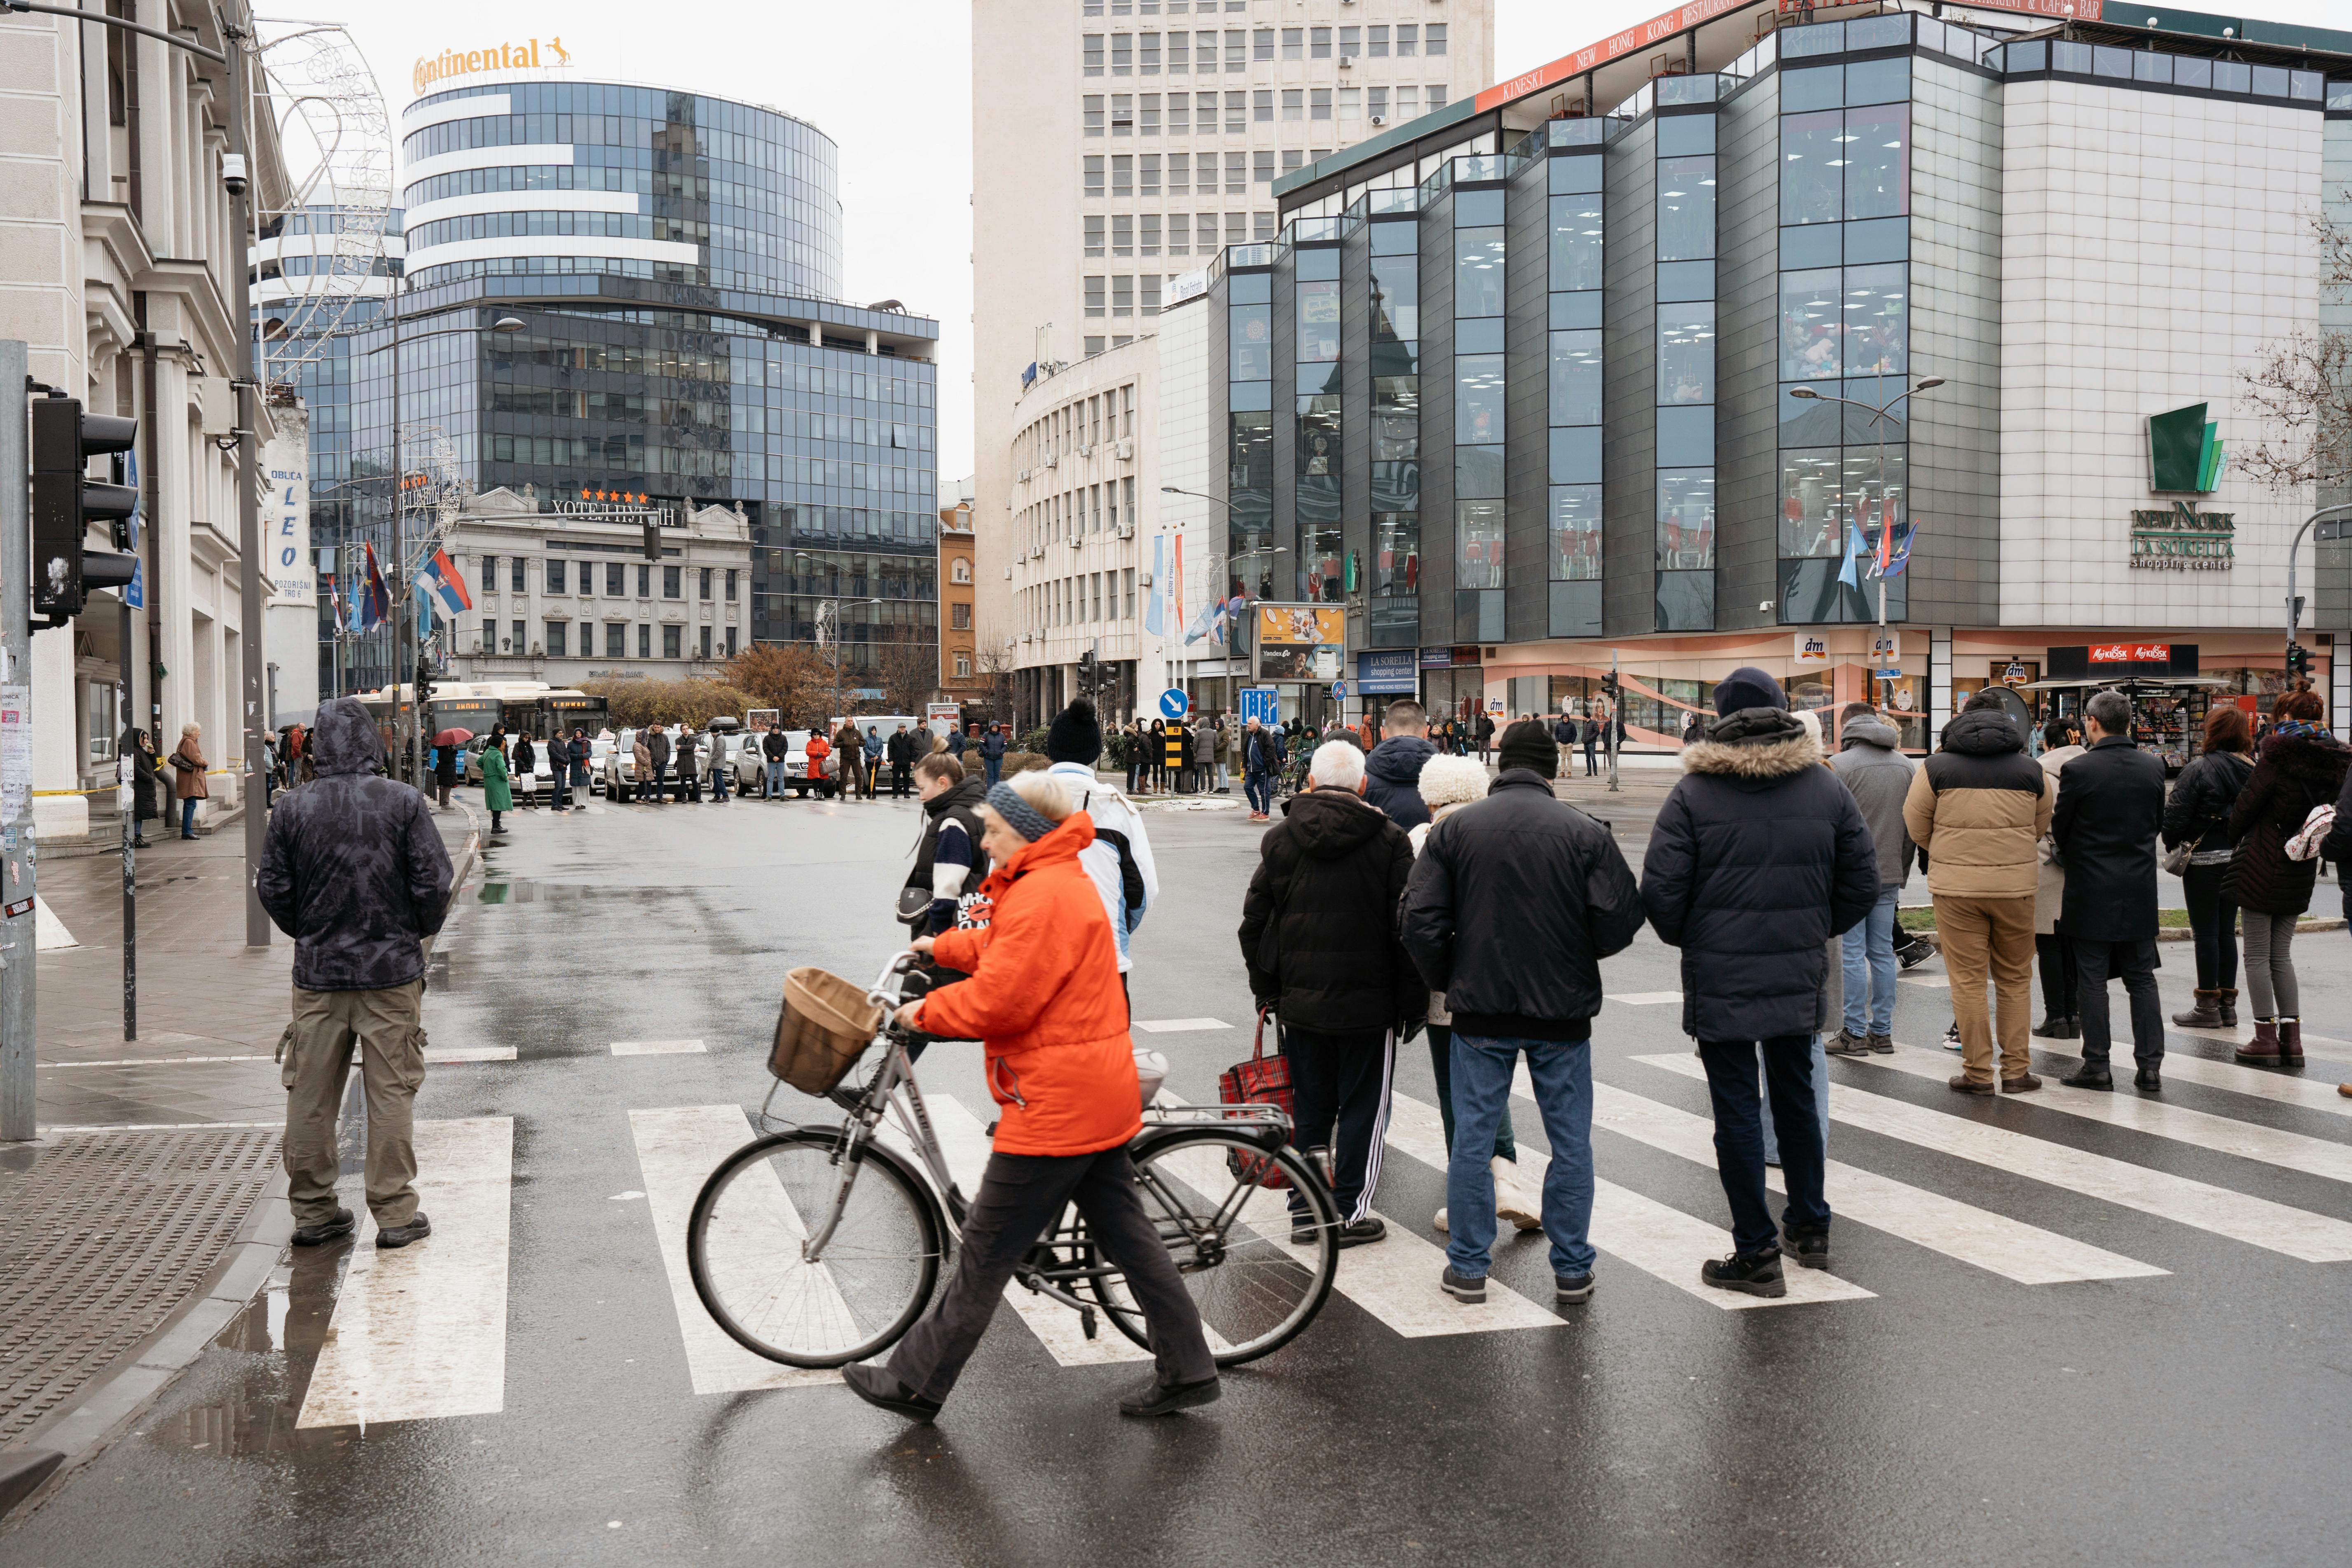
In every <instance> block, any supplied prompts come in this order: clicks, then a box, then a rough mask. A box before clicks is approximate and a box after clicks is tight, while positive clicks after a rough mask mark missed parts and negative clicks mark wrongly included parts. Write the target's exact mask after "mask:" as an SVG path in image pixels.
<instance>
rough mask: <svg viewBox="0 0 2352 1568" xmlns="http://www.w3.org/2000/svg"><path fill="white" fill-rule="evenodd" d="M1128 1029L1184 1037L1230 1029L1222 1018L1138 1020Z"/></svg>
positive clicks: (1148, 1033)
mask: <svg viewBox="0 0 2352 1568" xmlns="http://www.w3.org/2000/svg"><path fill="white" fill-rule="evenodd" d="M1129 1027H1132V1028H1137V1029H1141V1030H1142V1031H1143V1032H1144V1033H1145V1034H1147V1035H1185V1034H1194V1033H1198V1032H1201V1031H1203V1030H1208V1029H1230V1028H1232V1027H1233V1026H1232V1025H1231V1024H1228V1023H1226V1022H1225V1021H1224V1020H1223V1019H1222V1018H1138V1019H1137V1020H1136V1021H1135V1022H1134V1023H1133V1024H1132V1025H1130V1026H1129Z"/></svg>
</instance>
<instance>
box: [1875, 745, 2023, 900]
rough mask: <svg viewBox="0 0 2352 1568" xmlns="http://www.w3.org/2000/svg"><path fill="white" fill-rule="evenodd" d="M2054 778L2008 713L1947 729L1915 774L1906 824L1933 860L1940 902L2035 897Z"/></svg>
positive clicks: (1930, 866) (1930, 883) (1931, 877)
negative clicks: (2032, 753)
mask: <svg viewBox="0 0 2352 1568" xmlns="http://www.w3.org/2000/svg"><path fill="white" fill-rule="evenodd" d="M2057 798H2058V791H2057V788H2056V785H2055V783H2054V781H2053V780H2052V779H2051V777H2050V775H2049V774H2047V773H2043V772H2042V768H2041V766H2040V764H2039V763H2035V762H2034V761H2033V759H2032V758H2031V757H2029V756H2027V755H2026V754H2025V737H2024V736H2023V735H2021V734H2020V733H2019V732H2018V728H2017V725H2016V724H2015V723H2014V722H2012V721H2011V719H2010V717H2009V715H2007V714H2006V713H2002V712H2000V711H1998V710H1991V709H1978V710H1974V711H1971V712H1967V713H1963V714H1961V715H1960V716H1959V717H1958V718H1957V719H1955V720H1953V721H1951V722H1950V723H1949V724H1948V725H1946V726H1945V727H1944V746H1943V750H1941V751H1939V752H1937V753H1936V754H1935V755H1934V756H1932V757H1929V758H1928V759H1927V765H1926V766H1925V767H1922V768H1921V769H1920V770H1919V771H1918V772H1917V773H1915V774H1913V775H1912V779H1911V793H1910V794H1909V795H1906V796H1905V797H1904V801H1903V825H1904V826H1905V827H1906V829H1908V830H1909V832H1910V834H1911V841H1912V842H1913V843H1914V844H1916V845H1917V846H1919V847H1920V848H1921V849H1922V850H1924V851H1926V853H1927V891H1928V892H1929V893H1930V894H1932V895H1934V896H1936V897H1937V898H1957V899H2030V898H2032V897H2033V895H2034V890H2035V885H2036V883H2037V882H2038V880H2039V875H2038V874H2039V871H2040V869H2041V865H2040V857H2039V856H2038V855H2037V854H2036V853H2035V851H2034V846H2035V844H2037V843H2038V842H2040V840H2041V837H2042V835H2043V834H2044V833H2047V832H2048V831H2050V810H2051V807H2052V805H2053V804H2054V803H2055V802H2056V800H2057Z"/></svg>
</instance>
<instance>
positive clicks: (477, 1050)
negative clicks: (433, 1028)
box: [425, 1046, 515, 1068]
mask: <svg viewBox="0 0 2352 1568" xmlns="http://www.w3.org/2000/svg"><path fill="white" fill-rule="evenodd" d="M514 1059H515V1048H514V1047H512V1046H433V1047H428V1048H427V1049H426V1050H425V1066H426V1067H429V1068H430V1067H455V1066H457V1065H459V1064H461V1063H465V1062H510V1061H512V1060H514Z"/></svg>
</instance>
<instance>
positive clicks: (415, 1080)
mask: <svg viewBox="0 0 2352 1568" xmlns="http://www.w3.org/2000/svg"><path fill="white" fill-rule="evenodd" d="M424 995H425V982H424V981H422V980H412V981H410V982H409V983H408V984H405V985H394V986H391V987H389V988H388V989H385V990H382V991H305V990H303V989H302V988H301V987H300V986H299V985H298V986H296V987H295V988H294V1021H293V1022H292V1023H290V1024H289V1025H287V1026H286V1033H285V1034H284V1035H283V1036H281V1037H279V1039H278V1060H279V1062H280V1064H281V1065H280V1067H279V1070H278V1078H279V1080H280V1081H281V1082H283V1083H284V1084H285V1085H286V1089H287V1095H286V1140H285V1144H284V1158H285V1161H286V1180H287V1194H286V1195H287V1200H288V1201H289V1203H290V1204H292V1205H293V1208H294V1223H295V1224H296V1225H323V1224H325V1223H326V1222H327V1221H328V1220H331V1219H332V1218H333V1217H334V1215H335V1176H336V1173H337V1171H338V1169H339V1166H340V1161H339V1160H338V1158H337V1155H336V1152H335V1113H336V1111H337V1110H339V1109H340V1108H341V1105H342V1100H343V1080H344V1078H345V1076H346V1075H347V1074H348V1073H349V1072H350V1070H351V1065H352V1042H353V1041H355V1040H356V1041H358V1042H359V1043H360V1046H361V1053H360V1081H361V1083H362V1086H363V1088H364V1089H365V1092H366V1094H367V1131H368V1146H367V1201H368V1209H369V1211H370V1212H371V1213H373V1215H375V1223H376V1224H377V1226H380V1227H382V1228H383V1229H386V1230H389V1229H391V1228H392V1227H394V1226H403V1225H406V1224H407V1223H408V1222H409V1221H410V1220H412V1219H414V1218H415V1217H416V1139H415V1106H416V1091H417V1089H419V1088H420V1087H421V1086H422V1085H423V1084H424V1082H425V1031H424V1029H423V1028H421V1027H419V1026H418V1024H417V1021H416V1019H417V1004H418V1003H419V1002H420V1001H421V1000H422V999H423V998H424Z"/></svg>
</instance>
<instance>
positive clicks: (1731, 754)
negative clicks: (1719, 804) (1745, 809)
mask: <svg viewBox="0 0 2352 1568" xmlns="http://www.w3.org/2000/svg"><path fill="white" fill-rule="evenodd" d="M1789 729H1790V734H1788V735H1787V736H1785V737H1783V738H1781V739H1779V740H1766V741H1757V742H1746V743H1741V742H1731V741H1717V740H1713V739H1709V740H1705V741H1694V742H1691V743H1690V744H1689V745H1687V746H1685V747H1684V748H1683V771H1684V772H1685V773H1720V774H1723V775H1725V776H1727V777H1730V778H1735V779H1753V780H1757V781H1759V782H1761V781H1764V780H1767V779H1778V778H1786V777H1788V776H1789V775H1790V774H1791V773H1803V772H1804V771H1805V770H1806V769H1807V768H1817V767H1820V766H1821V765H1822V748H1821V743H1820V742H1817V741H1815V740H1814V739H1813V738H1812V737H1811V735H1808V734H1806V733H1805V732H1804V731H1803V730H1801V729H1799V728H1798V726H1797V724H1796V722H1795V721H1793V720H1792V721H1790V725H1789Z"/></svg>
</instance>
